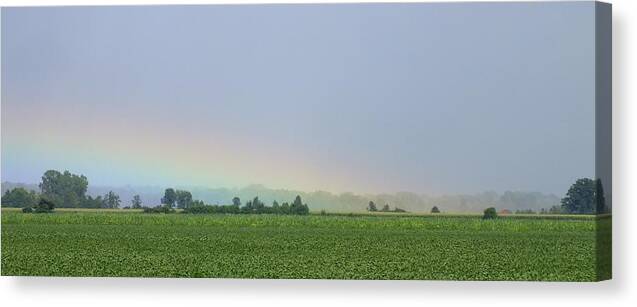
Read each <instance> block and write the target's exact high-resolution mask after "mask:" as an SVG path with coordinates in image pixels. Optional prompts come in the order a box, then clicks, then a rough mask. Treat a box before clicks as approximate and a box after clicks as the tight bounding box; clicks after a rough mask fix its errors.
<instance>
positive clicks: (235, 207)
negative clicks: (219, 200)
mask: <svg viewBox="0 0 637 307" xmlns="http://www.w3.org/2000/svg"><path fill="white" fill-rule="evenodd" d="M183 212H184V213H195V214H201V213H234V214H293V215H307V214H309V213H310V209H309V207H308V206H307V204H305V203H303V201H302V200H301V196H299V195H297V196H296V198H294V201H293V202H292V203H287V202H284V203H282V204H280V205H279V203H278V202H277V201H276V200H275V201H274V202H272V206H266V205H265V204H264V203H263V202H262V201H261V200H259V197H255V198H254V199H252V200H249V201H248V202H246V203H245V205H242V204H241V199H240V198H239V197H234V198H233V199H232V205H205V204H204V203H203V202H202V201H194V202H192V203H191V204H190V206H188V207H186V208H184V211H183Z"/></svg>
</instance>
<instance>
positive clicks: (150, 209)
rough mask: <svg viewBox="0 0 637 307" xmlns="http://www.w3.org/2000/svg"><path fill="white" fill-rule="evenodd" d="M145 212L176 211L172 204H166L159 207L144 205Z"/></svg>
mask: <svg viewBox="0 0 637 307" xmlns="http://www.w3.org/2000/svg"><path fill="white" fill-rule="evenodd" d="M143 209H144V213H166V214H168V213H175V212H176V211H175V209H173V207H172V206H171V205H168V204H164V205H162V206H157V207H143Z"/></svg>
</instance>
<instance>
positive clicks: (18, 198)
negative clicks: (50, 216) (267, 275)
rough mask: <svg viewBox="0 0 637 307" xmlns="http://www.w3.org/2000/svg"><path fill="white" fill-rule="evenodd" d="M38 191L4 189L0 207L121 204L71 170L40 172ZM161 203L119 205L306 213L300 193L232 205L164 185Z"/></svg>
mask: <svg viewBox="0 0 637 307" xmlns="http://www.w3.org/2000/svg"><path fill="white" fill-rule="evenodd" d="M38 187H39V188H40V192H35V191H28V190H26V189H24V188H22V187H17V188H13V189H11V190H7V191H6V192H5V194H4V195H3V196H2V206H3V207H14V208H23V211H24V212H36V213H41V212H51V211H53V210H54V208H92V209H118V208H120V206H121V205H122V202H121V200H120V197H119V195H117V194H116V193H115V192H113V191H109V192H108V193H106V194H104V195H103V196H97V197H93V196H90V195H87V194H86V192H87V190H88V179H87V178H86V177H85V176H84V175H76V174H72V173H71V172H69V171H64V172H59V171H56V170H48V171H46V172H44V174H43V175H42V182H41V183H40V184H39V185H38ZM161 203H162V204H161V206H157V207H147V206H144V204H143V202H142V199H141V197H140V196H139V195H134V196H133V198H132V200H131V203H130V205H128V206H124V207H123V209H143V210H144V212H149V213H160V212H161V213H171V212H175V208H177V209H183V212H184V213H237V214H238V213H254V214H263V213H269V214H298V215H303V214H309V212H310V210H309V207H308V206H307V204H305V203H303V202H302V200H301V197H300V196H298V195H297V196H296V198H295V199H294V201H293V202H292V203H287V202H284V203H283V204H281V205H279V203H278V202H276V201H274V202H273V203H272V206H266V205H265V204H264V203H263V202H262V201H261V200H259V197H255V198H254V199H252V200H249V201H248V202H246V203H245V204H242V203H241V200H240V199H239V198H238V197H235V198H234V199H233V200H232V205H226V206H224V205H221V206H220V205H206V204H205V203H204V202H203V201H201V200H194V199H193V197H192V193H190V192H189V191H186V190H179V189H173V188H168V189H166V190H165V191H164V196H163V197H162V198H161Z"/></svg>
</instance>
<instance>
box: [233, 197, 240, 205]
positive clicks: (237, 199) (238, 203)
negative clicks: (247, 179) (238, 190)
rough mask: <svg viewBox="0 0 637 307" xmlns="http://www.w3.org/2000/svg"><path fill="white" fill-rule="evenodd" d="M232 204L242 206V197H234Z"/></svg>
mask: <svg viewBox="0 0 637 307" xmlns="http://www.w3.org/2000/svg"><path fill="white" fill-rule="evenodd" d="M232 205H233V206H235V207H241V199H240V198H239V197H236V196H235V197H234V198H233V199H232Z"/></svg>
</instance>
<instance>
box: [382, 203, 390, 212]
mask: <svg viewBox="0 0 637 307" xmlns="http://www.w3.org/2000/svg"><path fill="white" fill-rule="evenodd" d="M380 211H381V212H389V211H391V210H390V209H389V204H385V205H384V206H383V208H382V209H380Z"/></svg>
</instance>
